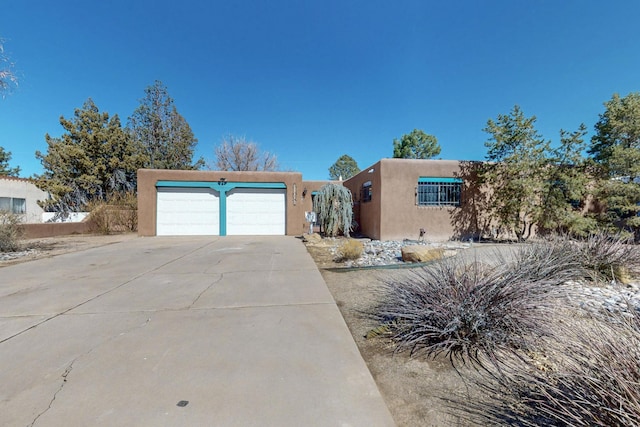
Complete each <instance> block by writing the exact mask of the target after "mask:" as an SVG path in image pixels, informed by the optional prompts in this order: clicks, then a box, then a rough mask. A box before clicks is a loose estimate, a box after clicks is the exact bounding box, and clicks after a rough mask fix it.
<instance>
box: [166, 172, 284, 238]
mask: <svg viewBox="0 0 640 427" xmlns="http://www.w3.org/2000/svg"><path fill="white" fill-rule="evenodd" d="M157 187H174V188H177V187H180V188H211V189H212V190H215V191H217V192H218V193H219V194H220V195H219V197H218V203H219V205H218V212H219V215H220V218H219V220H220V221H219V222H220V230H219V233H218V234H219V235H220V236H226V235H227V192H229V191H231V190H233V189H234V188H278V189H280V188H287V186H286V185H285V184H284V182H230V181H224V182H223V181H158V182H156V188H157Z"/></svg>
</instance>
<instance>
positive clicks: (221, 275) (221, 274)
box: [187, 273, 224, 310]
mask: <svg viewBox="0 0 640 427" xmlns="http://www.w3.org/2000/svg"><path fill="white" fill-rule="evenodd" d="M223 278H224V273H220V276H219V277H218V280H214V281H213V282H211V284H210V285H209V286H207V287H206V288H205V289H204V290H203V291H202V292H200V293H199V294H198V296H197V297H196V298H195V299H194V300H193V302H192V303H191V304H189V307H187V310H190V309H191V308H193V306H194V305H196V303H197V302H198V300H199V299H200V297H202V295H204V294H205V293H206V292H207V291H208V290H209V289H211V288H212V287H213V285H215V284H217V283H219V282H220V281H221V280H222V279H223Z"/></svg>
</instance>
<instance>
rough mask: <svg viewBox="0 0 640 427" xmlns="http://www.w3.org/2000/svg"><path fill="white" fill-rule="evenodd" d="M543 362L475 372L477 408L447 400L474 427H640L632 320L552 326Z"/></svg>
mask: <svg viewBox="0 0 640 427" xmlns="http://www.w3.org/2000/svg"><path fill="white" fill-rule="evenodd" d="M557 326H558V327H559V328H560V329H561V332H559V333H558V338H557V340H555V341H554V342H553V343H550V347H549V348H547V349H546V351H545V352H546V356H545V357H546V362H545V363H542V364H541V363H539V359H537V360H536V359H535V358H533V357H519V358H517V359H516V358H514V359H512V363H510V364H509V365H508V367H507V368H504V367H503V369H502V370H500V371H493V372H491V373H490V372H489V371H483V372H479V373H480V375H479V376H477V377H476V378H475V379H474V381H473V384H475V386H476V387H477V390H479V391H480V393H479V396H483V398H480V399H479V400H474V401H470V400H469V399H465V398H464V397H461V398H460V399H455V400H454V403H456V404H457V405H456V406H457V407H458V410H453V412H456V413H457V412H458V411H459V410H460V409H461V410H462V412H463V413H464V414H466V417H467V418H468V419H470V421H471V420H472V421H473V422H475V423H478V424H481V425H519V426H539V425H553V426H603V427H604V426H637V425H640V388H639V387H638V384H639V383H640V317H639V315H638V313H637V312H636V313H635V314H633V315H632V317H631V318H629V317H622V316H619V315H614V317H612V318H610V319H608V321H604V320H597V319H591V320H590V321H589V322H588V323H587V324H585V323H563V324H558V325H557Z"/></svg>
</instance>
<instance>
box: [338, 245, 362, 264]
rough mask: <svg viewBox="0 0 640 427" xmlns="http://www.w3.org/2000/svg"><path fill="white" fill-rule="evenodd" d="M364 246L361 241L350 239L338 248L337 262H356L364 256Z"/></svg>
mask: <svg viewBox="0 0 640 427" xmlns="http://www.w3.org/2000/svg"><path fill="white" fill-rule="evenodd" d="M363 251H364V245H363V244H362V242H360V241H359V240H355V239H348V240H345V241H344V242H342V244H341V245H340V246H339V247H338V251H337V256H336V262H344V261H348V260H356V259H358V258H360V257H361V256H362V252H363Z"/></svg>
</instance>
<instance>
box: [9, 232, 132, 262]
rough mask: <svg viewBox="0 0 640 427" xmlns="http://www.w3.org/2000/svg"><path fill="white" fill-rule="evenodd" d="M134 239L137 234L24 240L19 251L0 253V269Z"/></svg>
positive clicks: (83, 235)
mask: <svg viewBox="0 0 640 427" xmlns="http://www.w3.org/2000/svg"><path fill="white" fill-rule="evenodd" d="M136 237H137V234H135V233H124V234H111V235H101V234H78V235H72V236H57V237H45V238H40V239H26V240H23V241H22V242H21V246H22V250H21V251H18V252H9V253H1V252H0V268H2V267H6V266H7V265H12V264H17V263H20V262H25V261H31V260H34V259H40V258H49V257H52V256H56V255H61V254H65V253H69V252H77V251H83V250H86V249H90V248H94V247H98V246H104V245H110V244H113V243H118V242H122V241H124V240H128V239H134V238H136Z"/></svg>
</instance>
